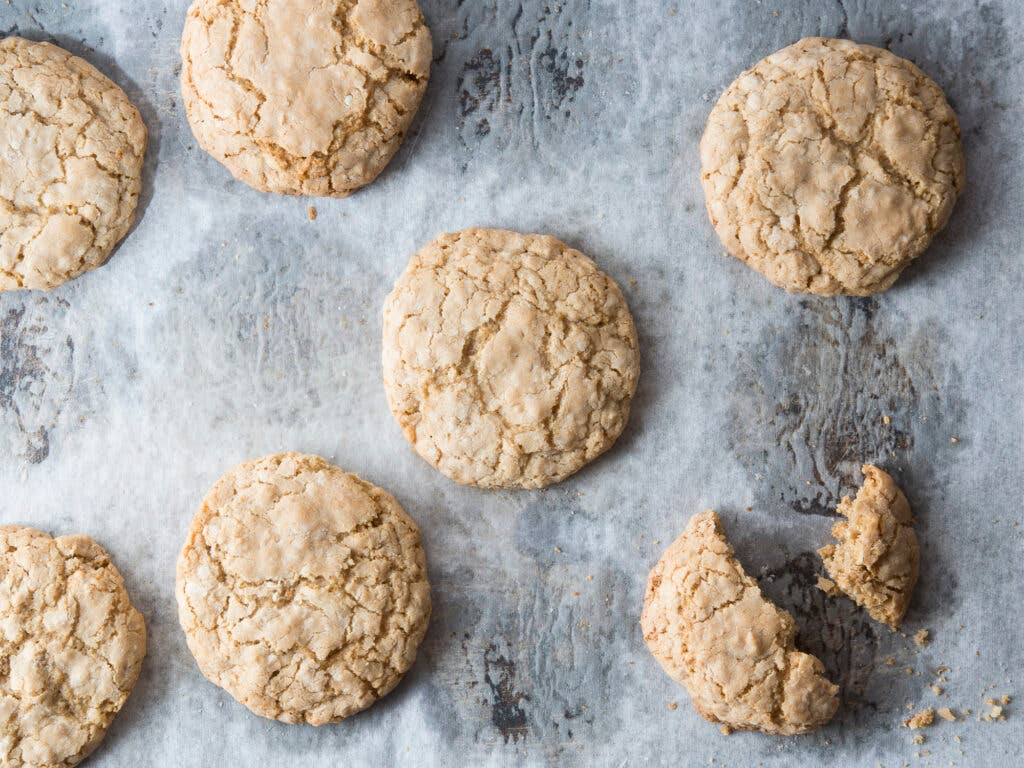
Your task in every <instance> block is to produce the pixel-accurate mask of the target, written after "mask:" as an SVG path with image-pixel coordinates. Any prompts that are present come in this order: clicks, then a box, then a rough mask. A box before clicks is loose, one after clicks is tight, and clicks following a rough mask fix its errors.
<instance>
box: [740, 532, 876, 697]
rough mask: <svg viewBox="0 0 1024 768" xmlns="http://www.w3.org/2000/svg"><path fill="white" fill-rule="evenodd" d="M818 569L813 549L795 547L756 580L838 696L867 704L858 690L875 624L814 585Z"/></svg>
mask: <svg viewBox="0 0 1024 768" xmlns="http://www.w3.org/2000/svg"><path fill="white" fill-rule="evenodd" d="M820 573H822V565H821V560H820V558H819V557H818V555H817V553H815V552H801V553H800V554H798V555H796V556H794V557H793V558H791V559H790V560H788V561H786V562H785V563H783V564H782V565H780V566H779V567H777V568H772V569H767V570H765V571H764V572H763V573H762V574H761V576H760V578H759V579H758V582H759V584H760V586H761V589H762V590H763V591H764V593H765V594H766V595H767V596H768V597H769V598H770V599H772V600H773V601H774V602H775V603H776V605H778V606H779V607H781V608H784V609H786V610H787V611H789V612H790V613H791V614H792V615H793V618H794V620H795V621H796V624H797V627H798V632H797V648H799V649H800V650H801V651H804V652H806V653H810V654H813V655H814V656H817V657H818V658H819V659H821V662H822V663H823V664H824V665H825V671H826V673H827V676H828V678H829V680H831V681H832V682H833V683H836V684H838V685H839V687H840V689H841V695H842V697H843V701H844V702H846V703H848V704H854V703H863V704H866V705H868V706H872V703H871V702H867V701H864V692H865V690H866V689H867V687H868V683H869V680H870V678H871V675H872V672H873V671H874V669H875V667H876V662H875V657H876V653H877V649H878V638H877V636H876V634H875V633H876V626H877V625H875V624H873V623H872V621H871V619H869V618H868V617H867V615H866V614H865V613H864V611H863V610H861V609H860V608H858V607H857V606H856V605H855V604H854V603H853V601H851V600H845V599H836V598H830V597H829V596H828V595H826V594H825V593H824V592H822V591H821V590H820V589H818V586H817V583H818V575H819V574H820ZM883 631H884V630H883Z"/></svg>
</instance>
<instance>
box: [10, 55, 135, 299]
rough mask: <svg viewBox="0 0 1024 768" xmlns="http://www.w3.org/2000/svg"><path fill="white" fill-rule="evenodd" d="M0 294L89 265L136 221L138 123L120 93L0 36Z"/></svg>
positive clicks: (44, 283) (98, 77) (64, 61)
mask: <svg viewBox="0 0 1024 768" xmlns="http://www.w3.org/2000/svg"><path fill="white" fill-rule="evenodd" d="M0 146H2V147H3V151H0V291H12V290H18V289H23V288H35V289H42V290H49V289H51V288H56V287H57V286H58V285H61V284H62V283H65V282H67V281H68V280H71V279H72V278H75V277H78V276H79V275H81V274H82V273H83V272H88V271H89V270H90V269H96V267H99V266H101V265H102V264H103V263H104V262H105V261H106V260H107V259H108V258H109V257H110V253H111V251H113V249H114V246H116V245H117V244H118V242H120V240H121V238H123V237H124V236H125V235H126V234H127V233H128V230H129V229H130V228H131V226H132V222H133V221H134V220H135V205H136V203H137V202H138V199H139V189H140V187H141V181H140V179H141V175H142V161H143V158H144V156H145V154H146V126H145V124H144V123H143V122H142V118H141V117H140V116H139V111H138V110H137V109H136V108H135V107H134V106H132V104H131V102H130V101H128V97H127V96H126V95H125V93H124V91H122V90H121V89H120V88H118V87H117V86H116V85H114V83H112V82H111V81H110V80H108V79H107V78H106V77H104V76H103V75H102V74H101V73H100V72H99V70H97V69H96V68H95V67H94V66H92V64H89V63H88V62H86V61H84V60H82V59H80V58H78V57H77V56H72V55H71V54H70V53H68V52H67V51H65V50H63V49H62V48H58V47H57V46H55V45H50V44H49V43H35V42H32V41H30V40H23V39H21V38H20V37H7V38H4V39H3V40H0Z"/></svg>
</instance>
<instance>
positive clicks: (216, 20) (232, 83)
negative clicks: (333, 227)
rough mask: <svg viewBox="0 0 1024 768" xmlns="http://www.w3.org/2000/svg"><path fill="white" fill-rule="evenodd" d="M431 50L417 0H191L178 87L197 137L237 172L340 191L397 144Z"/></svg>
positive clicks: (363, 177)
mask: <svg viewBox="0 0 1024 768" xmlns="http://www.w3.org/2000/svg"><path fill="white" fill-rule="evenodd" d="M430 57H431V40H430V31H429V30H428V29H427V27H426V24H425V23H424V21H423V15H422V14H421V13H420V9H419V5H418V4H417V2H416V0H267V2H264V3H260V4H256V5H255V6H253V5H252V4H249V3H243V2H240V0H228V2H223V1H222V0H195V2H193V3H192V7H191V8H189V11H188V17H187V19H186V21H185V29H184V32H183V33H182V37H181V59H182V68H181V93H182V96H183V97H184V101H185V113H186V114H187V115H188V121H189V123H190V124H191V126H192V132H193V133H194V134H195V136H196V139H197V140H198V141H199V145H200V146H201V147H202V148H203V149H205V150H206V151H207V152H209V153H210V154H211V155H213V156H214V157H215V158H216V159H217V160H219V161H220V162H222V163H223V164H224V165H225V166H227V168H228V170H229V171H231V173H233V174H234V175H235V177H236V178H238V179H240V180H242V181H244V182H245V183H246V184H249V185H250V186H252V187H255V188H256V189H259V190H262V191H264V192H280V193H284V194H295V195H321V196H329V197H347V196H348V195H350V194H351V193H352V192H354V191H355V190H357V189H359V188H360V187H362V186H363V185H365V184H369V183H370V182H371V181H373V180H374V179H375V178H376V177H377V175H378V174H379V173H380V172H381V171H382V170H384V166H386V165H387V164H388V162H389V161H390V160H391V158H392V157H393V156H394V154H395V152H397V151H398V147H399V146H400V145H401V143H402V139H403V138H404V136H405V133H406V131H407V130H408V129H409V125H410V124H411V123H412V119H413V116H414V115H415V114H416V110H417V108H418V107H419V104H420V99H422V98H423V92H424V90H425V89H426V87H427V78H428V75H429V73H430Z"/></svg>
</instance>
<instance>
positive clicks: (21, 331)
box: [0, 297, 75, 464]
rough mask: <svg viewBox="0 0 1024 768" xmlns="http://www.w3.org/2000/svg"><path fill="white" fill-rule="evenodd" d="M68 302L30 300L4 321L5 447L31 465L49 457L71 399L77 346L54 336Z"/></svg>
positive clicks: (0, 342) (0, 350)
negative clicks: (53, 322) (51, 323)
mask: <svg viewBox="0 0 1024 768" xmlns="http://www.w3.org/2000/svg"><path fill="white" fill-rule="evenodd" d="M67 308H68V304H67V302H65V301H63V300H60V299H51V298H50V297H43V298H41V299H28V300H26V301H25V303H23V304H21V305H19V306H14V307H12V308H10V309H8V310H7V311H6V312H5V313H4V314H3V315H0V442H2V443H6V445H7V446H8V450H9V451H10V452H11V454H13V455H14V456H17V457H19V458H21V459H23V460H25V461H28V462H29V463H31V464H40V463H42V462H43V461H45V460H46V458H47V457H48V456H49V455H50V443H51V440H52V433H53V431H54V429H55V427H56V425H57V420H58V418H59V416H60V414H61V411H62V410H63V408H64V405H65V402H66V401H67V398H68V397H69V395H70V393H71V388H72V385H73V378H74V358H75V345H74V342H73V341H72V339H71V337H70V336H68V335H65V334H59V333H51V332H50V330H49V321H50V320H52V319H53V315H55V314H56V315H58V316H62V315H63V314H64V313H65V312H66V310H67Z"/></svg>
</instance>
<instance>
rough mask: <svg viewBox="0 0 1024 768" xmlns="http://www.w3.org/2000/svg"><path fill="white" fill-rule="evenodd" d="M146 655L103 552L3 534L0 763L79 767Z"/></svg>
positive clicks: (2, 529) (142, 635)
mask: <svg viewBox="0 0 1024 768" xmlns="http://www.w3.org/2000/svg"><path fill="white" fill-rule="evenodd" d="M145 655H146V624H145V621H144V620H143V618H142V615H141V614H140V613H139V612H138V611H137V610H135V608H133V607H132V604H131V602H130V601H129V599H128V593H127V592H126V591H125V588H124V581H123V580H122V578H121V574H120V573H118V571H117V568H115V567H114V565H113V563H111V562H110V558H109V557H108V556H107V553H106V552H104V551H103V548H102V547H101V546H100V545H99V544H97V543H96V542H95V541H93V540H92V539H91V538H89V537H88V536H61V537H59V538H56V539H54V538H51V537H50V536H48V535H46V534H45V533H42V532H40V531H37V530H34V529H32V528H20V527H17V526H11V525H6V526H0V765H3V766H6V767H7V768H57V767H58V766H71V765H77V764H78V763H79V762H80V761H81V760H82V759H84V758H85V757H86V756H87V755H88V754H89V753H90V752H92V751H93V750H94V749H95V748H96V746H97V745H98V744H99V743H100V741H101V740H102V739H103V735H104V734H105V733H106V731H107V727H108V726H109V725H110V723H111V721H112V720H113V719H114V716H115V715H116V714H117V713H118V712H119V711H120V709H121V707H122V706H123V705H124V702H125V700H126V699H127V698H128V694H130V693H131V690H132V687H133V686H134V685H135V681H136V679H137V678H138V676H139V670H140V668H141V667H142V657H143V656H145Z"/></svg>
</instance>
